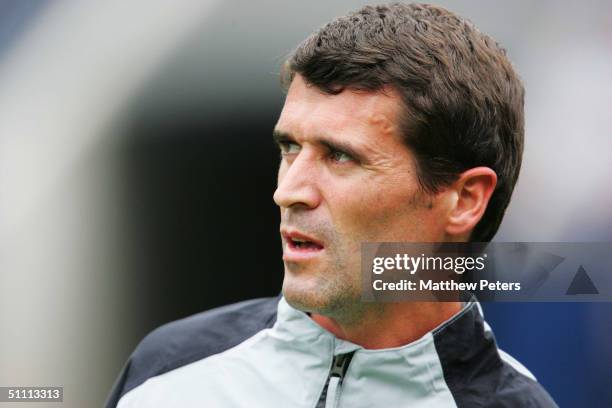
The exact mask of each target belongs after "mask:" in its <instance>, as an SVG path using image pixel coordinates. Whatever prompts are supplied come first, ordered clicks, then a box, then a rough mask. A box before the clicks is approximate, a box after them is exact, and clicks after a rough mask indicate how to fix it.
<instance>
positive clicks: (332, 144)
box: [272, 129, 367, 163]
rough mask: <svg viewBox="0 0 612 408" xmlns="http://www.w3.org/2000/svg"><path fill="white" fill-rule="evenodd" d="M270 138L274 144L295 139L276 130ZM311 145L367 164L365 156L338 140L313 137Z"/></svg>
mask: <svg viewBox="0 0 612 408" xmlns="http://www.w3.org/2000/svg"><path fill="white" fill-rule="evenodd" d="M272 138H273V139H274V142H276V144H281V143H287V142H291V143H295V142H296V141H295V138H294V137H293V136H292V135H291V134H290V133H287V132H283V131H281V130H276V129H275V130H274V131H273V132H272ZM311 143H313V144H319V145H322V146H325V148H327V149H328V150H330V151H333V152H336V151H339V152H343V153H346V154H348V155H349V156H351V157H352V158H353V159H355V160H357V161H358V162H361V163H365V162H367V160H366V158H365V156H364V155H363V154H362V153H360V152H359V151H358V150H357V149H356V148H355V147H353V146H352V145H351V144H349V143H346V142H341V141H338V140H332V139H330V138H327V137H322V136H318V137H313V138H312V140H311Z"/></svg>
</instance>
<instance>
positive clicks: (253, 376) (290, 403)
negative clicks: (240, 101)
mask: <svg viewBox="0 0 612 408" xmlns="http://www.w3.org/2000/svg"><path fill="white" fill-rule="evenodd" d="M282 78H283V80H284V83H285V84H286V86H287V87H288V93H287V97H286V101H285V105H284V107H283V110H282V112H281V115H280V118H279V120H278V123H277V124H276V127H275V130H274V138H275V140H276V142H277V143H278V145H279V147H280V151H281V163H280V168H279V172H278V188H277V190H276V192H275V194H274V200H275V202H276V204H277V205H278V206H279V207H280V210H281V225H280V233H281V238H282V242H283V261H284V265H285V278H284V281H283V290H282V296H280V297H278V298H274V299H260V300H253V301H248V302H243V303H239V304H235V305H230V306H226V307H223V308H219V309H215V310H212V311H208V312H205V313H201V314H199V315H195V316H192V317H189V318H187V319H183V320H181V321H178V322H174V323H170V324H169V325H166V326H163V327H161V328H160V329H157V330H156V331H154V332H153V333H151V334H150V335H149V336H147V337H146V338H145V339H144V340H143V341H142V343H141V344H140V345H139V346H138V348H137V349H136V351H135V352H134V354H133V355H132V356H131V357H130V360H129V361H128V363H127V365H126V367H125V368H124V370H123V373H122V374H121V376H120V378H119V380H118V381H117V383H116V385H115V388H114V390H113V392H112V394H111V397H110V399H109V403H108V406H115V405H117V406H119V407H121V408H128V407H196V406H198V407H376V406H381V407H400V406H410V407H425V406H434V407H447V406H448V407H455V406H459V407H472V406H486V407H489V406H512V407H514V406H517V407H518V406H520V407H522V406H532V407H536V406H537V407H551V406H555V403H554V402H553V401H552V399H551V398H550V397H549V396H548V394H547V393H546V391H544V390H543V389H542V388H541V387H540V386H539V385H538V383H537V382H536V381H535V378H534V377H533V376H532V375H531V373H529V371H527V369H526V368H524V367H523V366H522V365H520V363H518V362H517V361H516V360H514V359H513V358H511V357H510V356H508V355H507V354H505V353H504V352H502V351H501V350H498V349H497V347H496V344H495V340H494V338H493V335H492V333H491V331H490V329H489V328H488V326H487V325H486V324H485V323H484V322H483V320H482V317H481V313H480V308H479V306H478V304H477V303H476V302H474V301H471V302H465V303H460V302H437V303H436V302H429V303H427V302H401V303H366V302H362V301H361V281H360V245H361V243H362V242H399V241H411V242H462V241H488V240H490V239H491V238H492V237H493V235H494V234H495V232H496V231H497V228H498V226H499V224H500V222H501V219H502V217H503V214H504V211H505V208H506V207H507V205H508V203H509V200H510V196H511V193H512V190H513V188H514V184H515V182H516V180H517V177H518V173H519V168H520V163H521V155H522V148H523V96H524V91H523V87H522V85H521V83H520V81H519V79H518V78H517V76H516V74H515V72H514V70H513V68H512V66H511V64H510V62H509V61H508V59H507V58H506V56H505V52H504V50H503V49H502V48H500V47H499V46H498V45H497V44H496V43H495V41H493V40H492V39H491V38H489V37H487V36H486V35H484V34H482V33H480V32H479V31H478V30H477V29H476V28H475V27H474V26H473V25H471V24H470V23H468V22H466V21H465V20H463V19H461V18H459V17H457V16H456V15H454V14H452V13H450V12H449V11H447V10H445V9H442V8H439V7H434V6H427V5H414V4H411V5H404V4H390V5H383V6H376V7H369V6H368V7H364V8H363V9H361V10H359V11H356V12H354V13H351V14H349V15H347V16H345V17H341V18H338V19H336V20H334V21H333V22H331V23H329V24H327V25H326V26H324V27H323V28H322V29H320V30H319V31H318V32H316V33H314V34H313V35H312V36H311V37H309V38H308V39H306V40H305V41H304V42H303V43H302V44H301V45H300V46H299V47H298V48H297V49H296V51H295V52H294V53H293V54H292V56H291V57H290V58H289V60H288V61H287V63H286V64H285V65H284V68H283V72H282Z"/></svg>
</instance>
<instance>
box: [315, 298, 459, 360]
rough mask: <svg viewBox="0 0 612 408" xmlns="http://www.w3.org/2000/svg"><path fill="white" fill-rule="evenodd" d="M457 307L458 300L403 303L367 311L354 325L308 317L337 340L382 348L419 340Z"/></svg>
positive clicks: (455, 312) (454, 311) (457, 308)
mask: <svg viewBox="0 0 612 408" xmlns="http://www.w3.org/2000/svg"><path fill="white" fill-rule="evenodd" d="M460 310H461V303H460V302H405V303H388V304H385V305H383V307H382V308H379V309H377V310H371V311H366V312H364V314H363V316H362V318H360V319H359V321H358V322H357V323H354V324H353V323H349V324H344V323H343V322H341V321H339V320H338V319H334V318H332V317H328V316H324V315H320V314H315V313H313V314H312V315H311V318H312V320H314V321H315V322H316V323H317V324H319V325H320V326H321V327H323V328H324V329H326V330H327V331H329V332H331V333H332V334H334V335H335V336H336V337H338V338H339V339H342V340H347V341H350V342H352V343H355V344H358V345H360V346H362V347H364V348H366V349H382V348H391V347H399V346H403V345H405V344H408V343H411V342H413V341H415V340H418V339H420V338H421V337H423V336H424V335H425V334H426V333H427V332H430V331H431V330H433V329H434V328H436V327H437V326H439V325H440V324H442V323H443V322H444V321H446V320H448V319H450V318H451V317H452V316H454V315H455V314H457V313H458V312H459V311H460Z"/></svg>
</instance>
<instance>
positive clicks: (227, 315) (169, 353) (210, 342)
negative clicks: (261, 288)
mask: <svg viewBox="0 0 612 408" xmlns="http://www.w3.org/2000/svg"><path fill="white" fill-rule="evenodd" d="M279 299H280V298H279V297H271V298H261V299H253V300H247V301H243V302H239V303H234V304H231V305H227V306H222V307H219V308H215V309H211V310H208V311H205V312H201V313H198V314H195V315H192V316H189V317H186V318H183V319H180V320H176V321H173V322H170V323H167V324H164V325H163V326H160V327H158V328H157V329H155V330H153V331H152V332H151V333H149V334H148V335H147V336H146V337H145V338H144V339H143V340H142V341H141V342H140V344H139V345H138V346H137V347H136V349H135V350H134V352H133V353H132V355H131V356H130V358H129V359H128V362H127V363H126V365H125V367H124V368H123V370H122V372H121V374H120V376H119V378H118V379H117V382H116V383H115V385H114V387H113V390H112V392H111V395H110V396H109V399H108V401H107V406H108V407H114V406H115V405H116V403H117V401H118V400H119V399H120V398H121V396H122V395H124V394H125V393H127V392H128V391H130V390H132V389H134V388H136V387H138V386H139V385H141V384H142V383H144V382H145V381H146V380H147V379H149V378H151V377H155V376H158V375H161V374H164V373H166V372H168V371H172V370H174V369H177V368H179V367H182V366H184V365H187V364H190V363H193V362H195V361H198V360H201V359H203V358H207V357H210V356H212V355H215V354H218V353H221V352H223V351H225V350H228V349H230V348H232V347H234V346H236V345H238V344H240V343H242V342H243V341H245V340H246V339H248V338H250V337H252V336H254V335H255V334H257V333H258V332H260V331H261V330H264V329H266V328H269V327H271V326H272V325H273V324H274V322H275V321H276V311H277V305H278V301H279Z"/></svg>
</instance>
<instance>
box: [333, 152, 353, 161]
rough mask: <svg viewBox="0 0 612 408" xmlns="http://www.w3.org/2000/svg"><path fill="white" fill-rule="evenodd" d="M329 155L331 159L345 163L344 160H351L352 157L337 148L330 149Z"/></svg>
mask: <svg viewBox="0 0 612 408" xmlns="http://www.w3.org/2000/svg"><path fill="white" fill-rule="evenodd" d="M330 157H331V159H332V160H333V161H335V162H338V163H346V162H350V161H353V158H352V157H351V156H349V155H348V154H346V153H344V152H341V151H339V150H335V151H332V152H331V153H330Z"/></svg>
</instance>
